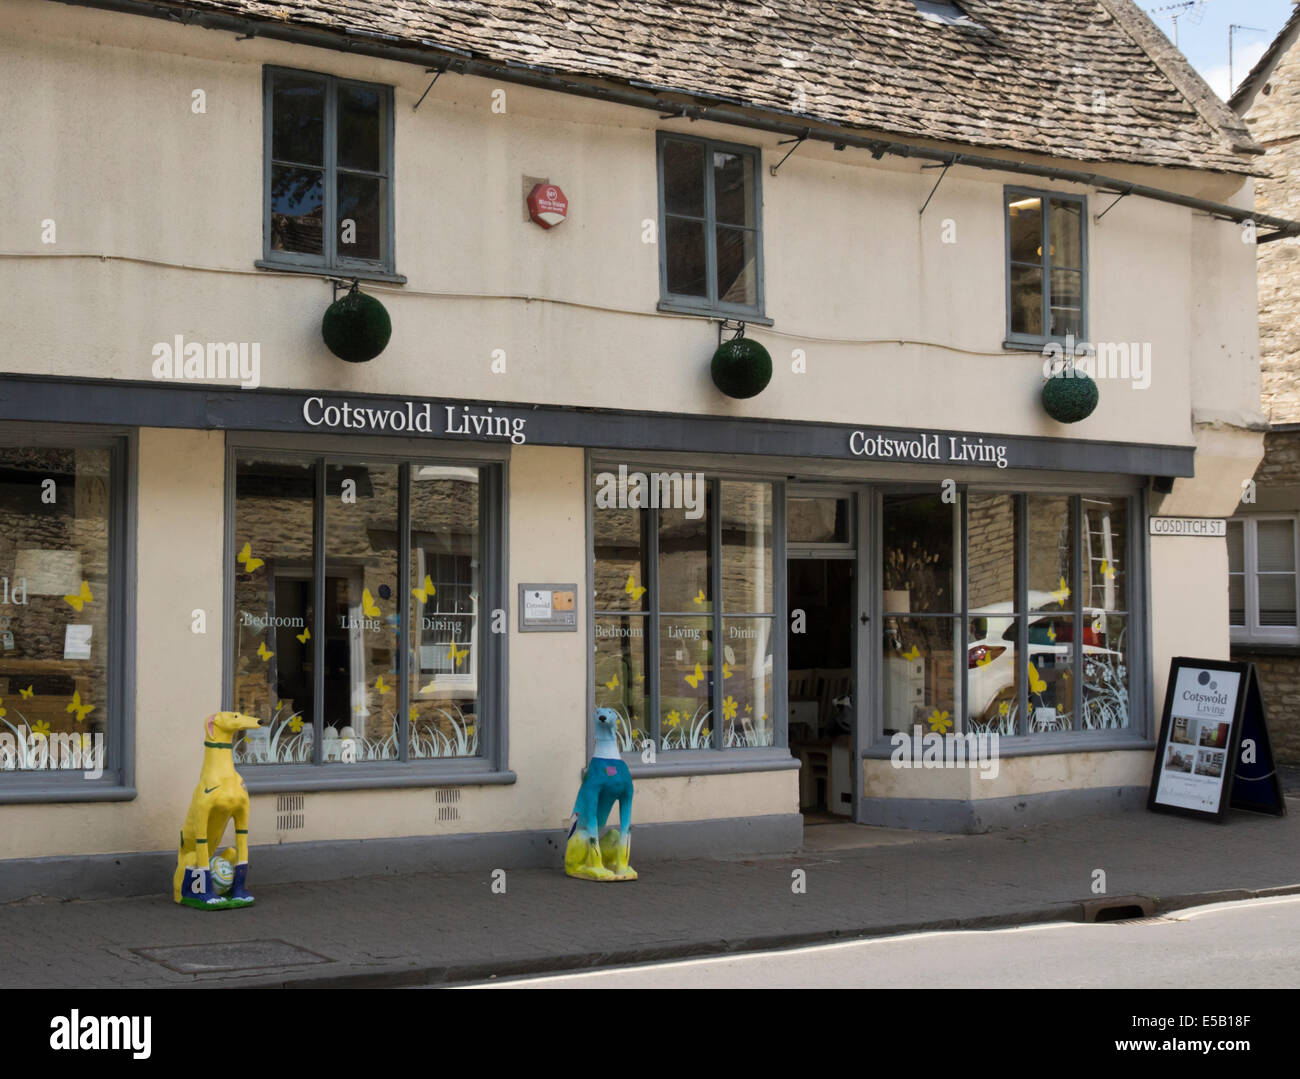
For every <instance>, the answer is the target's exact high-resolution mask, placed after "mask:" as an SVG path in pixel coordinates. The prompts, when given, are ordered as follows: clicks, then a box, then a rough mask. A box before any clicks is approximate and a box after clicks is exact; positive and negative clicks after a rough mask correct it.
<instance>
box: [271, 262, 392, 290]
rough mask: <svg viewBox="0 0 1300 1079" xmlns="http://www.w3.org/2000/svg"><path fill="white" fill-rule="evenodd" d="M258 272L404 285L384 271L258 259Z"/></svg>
mask: <svg viewBox="0 0 1300 1079" xmlns="http://www.w3.org/2000/svg"><path fill="white" fill-rule="evenodd" d="M253 265H254V266H256V267H257V268H258V269H259V270H274V271H276V272H277V273H293V274H301V275H302V276H304V277H323V278H326V279H331V280H332V279H338V280H348V281H350V280H353V279H354V278H355V279H356V280H358V281H387V282H389V283H390V284H394V285H405V284H406V277H405V276H404V275H402V274H398V273H388V272H387V271H385V270H362V269H358V268H356V267H352V268H346V267H338V268H336V269H330V268H328V267H326V266H304V265H303V264H302V263H298V262H276V261H275V260H273V259H258V260H257V261H255V262H254V263H253Z"/></svg>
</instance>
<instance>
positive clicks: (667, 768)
mask: <svg viewBox="0 0 1300 1079" xmlns="http://www.w3.org/2000/svg"><path fill="white" fill-rule="evenodd" d="M623 760H624V761H625V762H626V763H627V769H628V771H629V772H630V773H631V774H632V778H633V779H666V778H669V777H671V776H698V775H735V774H738V773H742V772H784V771H791V770H794V769H796V768H798V767H799V758H798V757H792V756H790V751H789V750H788V749H786V748H785V747H784V746H780V747H773V748H771V749H721V750H703V751H694V750H664V751H662V752H660V753H659V755H658V757H657V763H655V764H642V763H641V754H640V753H635V752H634V753H626V754H624V755H623Z"/></svg>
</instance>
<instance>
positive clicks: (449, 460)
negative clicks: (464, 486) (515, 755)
mask: <svg viewBox="0 0 1300 1079" xmlns="http://www.w3.org/2000/svg"><path fill="white" fill-rule="evenodd" d="M350 442H351V443H352V444H349V443H350ZM258 454H266V455H273V456H275V457H277V458H297V459H299V460H304V461H312V462H313V468H314V474H315V483H316V493H315V500H314V503H313V508H312V521H313V523H312V573H313V575H314V577H315V584H314V586H313V587H314V610H315V616H314V624H313V625H312V627H311V632H312V639H313V640H314V641H315V642H316V643H315V644H314V646H313V678H314V679H315V688H314V693H313V706H312V729H313V734H314V738H313V760H312V762H311V763H310V764H306V763H304V764H259V765H256V766H252V767H245V768H243V770H242V771H241V775H243V777H244V780H245V782H246V784H247V786H248V789H249V791H250V792H252V793H255V794H257V793H274V792H279V791H312V790H362V789H373V788H384V787H436V786H458V785H462V784H464V785H487V784H507V783H513V782H514V781H515V778H516V777H515V774H514V773H513V772H511V771H509V768H508V762H509V733H510V732H509V727H510V724H509V698H508V684H509V656H508V648H509V634H508V633H495V632H492V631H491V619H492V612H493V611H496V610H502V611H505V612H506V619H507V623H508V621H509V613H508V612H509V603H508V597H509V592H508V584H509V565H508V559H507V552H508V537H509V519H508V507H509V454H508V452H499V453H491V452H483V451H482V450H478V451H477V452H475V451H474V450H473V449H471V450H468V451H466V452H458V450H457V449H454V448H450V447H449V448H447V449H443V448H439V449H438V450H437V451H431V450H430V449H429V448H428V447H427V446H424V447H422V448H421V447H417V446H412V445H409V444H408V446H407V447H404V448H401V449H397V448H394V447H393V446H391V445H388V446H385V445H383V444H382V440H378V441H377V440H371V439H356V440H349V439H348V438H347V436H335V437H326V438H324V439H315V440H313V441H312V442H311V443H306V444H305V443H303V442H302V441H300V440H299V439H298V438H296V437H292V436H283V437H279V438H267V437H261V438H258V437H256V436H252V437H249V436H245V437H235V436H233V435H232V436H229V437H228V438H227V446H226V490H225V514H226V529H225V532H226V535H225V561H224V566H225V572H224V580H223V608H222V609H223V611H224V613H225V615H226V620H227V624H226V626H225V632H224V633H223V636H222V690H221V693H222V707H223V708H226V709H230V708H233V707H234V664H235V657H234V649H233V646H232V633H231V628H232V624H231V621H230V616H231V614H232V612H233V611H234V602H235V577H234V565H235V552H236V551H237V550H238V547H237V546H236V543H235V470H236V462H237V460H238V458H240V457H249V456H257V455H258ZM334 464H346V465H355V464H373V465H394V464H395V465H397V466H398V467H399V469H400V471H401V477H402V484H401V490H400V494H399V502H398V536H399V552H398V558H399V561H400V563H401V566H402V573H403V575H404V578H405V579H404V580H403V581H399V585H400V589H399V591H400V595H399V605H398V613H399V616H400V625H401V626H402V627H403V633H404V634H405V633H407V632H409V628H410V604H411V589H412V588H413V587H414V585H415V582H414V579H413V575H412V572H411V568H410V567H411V557H410V555H411V538H412V532H411V514H410V469H411V466H413V465H448V466H454V467H477V468H479V469H480V473H479V475H480V485H479V486H480V491H479V521H480V525H479V531H480V542H481V544H482V548H481V555H482V564H483V571H482V577H481V582H482V584H481V587H482V590H483V602H482V604H481V607H480V611H481V612H483V613H481V614H480V618H479V626H480V633H479V646H480V649H481V650H482V655H481V657H480V659H479V663H480V669H479V693H480V696H479V702H480V707H481V715H482V717H483V718H482V719H480V720H479V721H478V722H479V723H480V728H479V738H480V746H481V752H480V753H479V755H478V756H475V757H434V758H428V759H418V760H411V759H409V758H408V756H407V752H408V745H407V739H408V736H407V731H408V729H409V728H408V726H407V724H408V723H409V714H410V654H409V649H408V647H407V643H406V642H405V641H403V644H402V647H401V648H400V649H399V650H398V709H399V712H398V715H399V716H403V717H408V718H407V719H405V720H404V721H403V723H402V725H401V726H400V728H399V731H400V734H399V737H400V755H399V759H398V760H396V761H357V762H355V763H352V764H346V765H330V766H328V767H327V766H325V765H324V763H323V762H322V760H321V751H322V748H323V725H324V719H323V716H322V713H321V709H320V703H321V702H322V701H323V699H324V692H323V679H324V664H323V656H324V646H325V627H324V617H325V612H324V604H323V603H322V596H323V591H324V586H325V569H326V562H327V552H326V550H325V534H324V528H323V526H324V514H325V499H326V494H325V475H326V472H325V470H326V469H327V468H328V467H329V466H330V465H334Z"/></svg>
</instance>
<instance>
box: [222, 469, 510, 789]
mask: <svg viewBox="0 0 1300 1079" xmlns="http://www.w3.org/2000/svg"><path fill="white" fill-rule="evenodd" d="M232 472H233V485H234V492H233V498H234V506H233V539H232V548H233V558H232V565H231V567H230V568H231V572H232V574H233V582H234V586H233V599H232V603H233V605H232V610H231V618H230V632H231V653H232V672H231V698H232V707H234V708H236V709H238V710H239V711H243V712H247V713H249V714H251V715H256V716H258V717H259V718H261V719H262V726H261V727H260V728H258V729H257V730H254V731H250V732H248V733H247V734H245V735H244V736H243V738H242V739H241V741H240V742H239V744H238V745H236V747H235V754H236V759H237V761H238V762H239V763H241V764H249V765H269V766H274V765H307V766H311V765H319V766H324V767H325V768H327V769H337V768H344V767H354V766H359V765H364V764H366V763H367V762H373V763H384V762H388V763H403V762H420V761H425V762H429V761H435V760H442V759H448V758H482V757H484V756H489V755H491V751H492V748H493V747H492V742H493V739H494V738H500V737H501V736H502V734H503V731H501V730H500V729H499V725H500V708H499V706H498V704H497V701H498V700H499V696H500V693H501V688H500V671H501V667H502V663H503V643H504V640H505V632H504V631H505V628H506V626H505V617H504V610H503V605H502V604H501V603H500V600H499V598H497V597H498V596H499V593H500V590H501V583H500V581H499V561H498V559H499V556H497V558H494V557H493V555H492V554H491V552H492V551H497V550H499V549H500V545H499V542H495V541H494V537H495V532H496V529H497V528H498V527H499V525H498V522H499V521H500V519H501V509H500V504H499V503H500V492H501V480H500V475H499V469H498V468H497V467H495V466H480V465H468V464H464V463H436V462H426V461H397V460H385V459H382V458H380V459H370V460H366V459H352V460H339V459H335V458H333V457H329V458H326V457H320V456H308V455H301V454H293V453H287V454H286V453H261V452H256V451H239V452H237V453H236V454H235V456H234V459H233V461H232ZM489 565H495V566H496V570H495V571H492V572H485V566H489ZM492 610H499V611H500V615H499V617H498V618H497V619H496V622H497V623H499V624H498V625H497V627H496V631H495V632H492V631H491V628H490V626H489V625H488V624H487V623H488V622H489V621H490V619H488V618H487V617H485V613H486V612H490V611H492Z"/></svg>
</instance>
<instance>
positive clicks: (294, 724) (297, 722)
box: [289, 716, 302, 734]
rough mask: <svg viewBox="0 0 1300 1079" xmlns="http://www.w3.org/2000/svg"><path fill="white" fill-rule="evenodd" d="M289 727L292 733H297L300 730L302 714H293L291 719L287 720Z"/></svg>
mask: <svg viewBox="0 0 1300 1079" xmlns="http://www.w3.org/2000/svg"><path fill="white" fill-rule="evenodd" d="M289 729H290V730H291V731H293V733H294V734H297V733H298V732H299V731H300V730H302V716H294V717H293V719H291V720H289Z"/></svg>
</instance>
